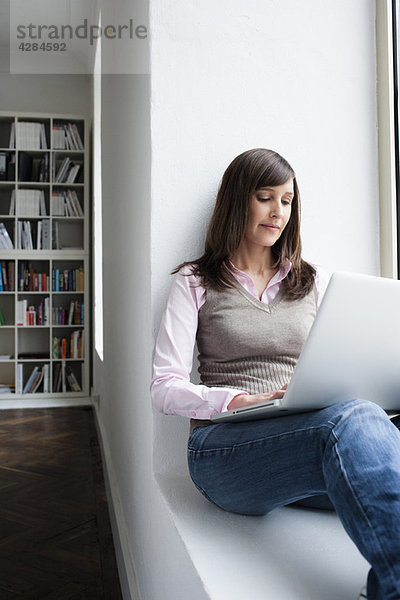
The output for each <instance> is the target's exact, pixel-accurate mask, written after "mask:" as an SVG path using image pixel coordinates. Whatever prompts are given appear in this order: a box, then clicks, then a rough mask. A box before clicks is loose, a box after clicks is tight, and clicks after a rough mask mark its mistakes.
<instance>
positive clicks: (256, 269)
mask: <svg viewBox="0 0 400 600" xmlns="http://www.w3.org/2000/svg"><path fill="white" fill-rule="evenodd" d="M230 260H231V262H232V263H233V264H234V265H235V267H237V268H238V269H240V270H241V271H245V272H247V273H263V272H265V271H271V270H274V269H275V267H274V264H275V262H276V260H275V258H274V256H273V254H272V250H271V248H270V247H266V246H259V245H257V246H256V245H254V246H251V247H250V246H248V245H244V244H241V245H240V246H239V247H238V248H237V250H235V252H233V254H232V255H231V257H230Z"/></svg>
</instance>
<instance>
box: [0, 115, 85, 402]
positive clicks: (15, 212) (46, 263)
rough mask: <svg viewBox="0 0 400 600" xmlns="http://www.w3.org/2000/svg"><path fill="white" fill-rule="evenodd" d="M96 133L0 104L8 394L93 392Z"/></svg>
mask: <svg viewBox="0 0 400 600" xmlns="http://www.w3.org/2000/svg"><path fill="white" fill-rule="evenodd" d="M89 265H90V262H89V131H88V122H87V120H86V119H85V118H84V117H81V116H76V115H57V114H54V115H51V114H50V115H49V114H39V113H12V112H7V113H5V112H0V402H1V401H2V400H9V399H17V398H24V399H27V398H50V397H51V398H53V397H60V398H65V397H75V396H76V397H85V396H88V395H89V360H90V356H89V316H90V311H89V310H88V309H89Z"/></svg>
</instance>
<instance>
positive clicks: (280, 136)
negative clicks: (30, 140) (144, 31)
mask: <svg viewBox="0 0 400 600" xmlns="http://www.w3.org/2000/svg"><path fill="white" fill-rule="evenodd" d="M150 29H151V35H152V47H151V73H152V74H151V87H150V86H149V80H148V79H147V78H146V77H140V76H132V77H129V76H114V77H106V78H104V81H103V97H102V106H103V119H102V138H103V211H104V212H103V217H104V334H105V340H104V349H105V357H104V364H97V366H96V371H95V373H97V375H96V377H97V380H96V381H95V386H96V384H98V388H97V390H96V391H98V392H99V393H100V396H101V398H100V420H101V423H102V427H103V432H104V441H105V444H106V446H107V447H108V452H109V461H110V463H109V466H110V465H111V467H112V476H113V478H114V479H115V490H114V492H115V494H116V496H115V497H116V498H119V499H120V502H121V505H120V507H119V509H118V510H120V515H122V517H121V518H122V520H123V521H124V522H125V525H126V536H127V540H128V545H129V549H130V552H131V558H132V561H133V562H134V563H135V566H136V575H137V579H138V584H139V588H140V591H141V595H142V600H165V599H167V598H168V599H169V598H173V599H174V600H179V599H180V598H182V600H183V599H186V598H188V597H190V598H194V599H196V598H203V597H206V595H205V592H204V591H203V589H202V586H201V584H200V582H199V580H198V578H197V577H196V573H195V570H194V569H193V567H192V565H191V562H190V557H189V556H188V554H187V552H186V550H185V548H184V546H183V544H182V542H181V540H180V537H179V535H178V533H177V531H176V529H175V526H174V520H173V515H171V514H170V513H169V511H168V509H167V508H166V505H165V503H164V500H163V498H162V495H161V494H160V492H159V490H158V487H157V482H156V481H155V480H154V478H153V472H155V473H157V474H159V473H163V474H165V473H168V472H170V471H171V470H173V471H174V472H180V473H182V472H186V466H185V442H186V436H187V423H186V422H185V421H184V420H183V419H178V418H175V417H164V416H161V415H155V416H154V419H153V415H152V411H151V407H150V397H149V391H148V386H149V380H150V377H151V353H152V346H153V339H152V334H153V335H154V334H155V332H156V330H157V327H158V322H159V318H160V315H161V311H162V308H163V306H164V304H165V301H166V297H167V293H168V289H169V286H170V277H169V275H168V272H169V271H170V270H171V269H172V268H173V267H174V266H175V265H176V264H178V263H179V262H181V261H182V260H184V259H189V258H194V257H196V256H197V255H198V254H199V253H200V252H201V249H202V245H203V237H204V232H205V229H206V224H207V221H208V218H209V215H210V211H211V208H212V205H213V203H214V198H215V194H216V191H217V187H218V183H219V180H220V178H221V176H222V173H223V171H224V169H225V168H226V166H227V164H228V163H229V162H230V161H231V159H232V158H233V157H234V156H236V155H237V154H238V153H240V152H241V151H243V150H245V149H248V148H251V147H255V146H264V147H269V148H273V149H276V150H278V151H279V152H281V153H282V154H283V155H284V156H285V157H287V158H288V159H289V161H290V162H291V163H292V164H293V166H294V168H295V170H296V171H297V175H298V180H299V184H300V188H301V191H302V197H303V206H304V231H303V237H304V241H305V244H304V245H305V251H306V256H307V257H308V258H309V259H311V260H314V261H315V262H319V263H323V264H325V265H326V266H327V267H328V268H330V269H331V268H348V269H353V270H358V271H364V272H369V273H377V272H378V265H379V255H378V248H379V244H378V203H377V152H376V146H377V140H376V101H375V91H376V90H375V79H376V77H375V50H374V48H375V37H374V35H375V34H374V2H373V1H372V0H353V2H348V0H329V1H324V2H321V1H320V0H303V2H298V1H297V0H284V1H283V2H279V3H278V2H273V1H272V0H229V1H228V0H220V1H219V2H218V3H215V2H212V1H211V0H203V1H202V2H196V1H195V0H152V1H151V4H150ZM150 127H151V130H150ZM150 161H151V170H150ZM150 188H151V207H150V197H149V189H150ZM150 211H151V212H150ZM101 380H103V385H102V384H101ZM153 459H154V460H153ZM117 508H118V507H117ZM179 568H180V570H179V571H178V569H179ZM128 569H129V565H128Z"/></svg>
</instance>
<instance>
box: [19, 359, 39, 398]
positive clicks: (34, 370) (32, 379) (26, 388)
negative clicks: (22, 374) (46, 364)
mask: <svg viewBox="0 0 400 600" xmlns="http://www.w3.org/2000/svg"><path fill="white" fill-rule="evenodd" d="M38 371H39V367H38V366H35V367H34V368H33V371H32V373H31V374H30V376H29V378H28V381H27V382H26V384H25V386H24V389H23V394H27V393H29V391H28V390H30V389H31V386H32V384H33V382H34V381H35V378H36V375H37V373H38Z"/></svg>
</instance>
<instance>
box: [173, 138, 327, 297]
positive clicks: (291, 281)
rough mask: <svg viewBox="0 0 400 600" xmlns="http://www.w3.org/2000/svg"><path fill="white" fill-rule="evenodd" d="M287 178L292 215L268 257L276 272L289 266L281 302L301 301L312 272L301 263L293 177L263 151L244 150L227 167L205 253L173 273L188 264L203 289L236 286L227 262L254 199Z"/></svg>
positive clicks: (309, 286)
mask: <svg viewBox="0 0 400 600" xmlns="http://www.w3.org/2000/svg"><path fill="white" fill-rule="evenodd" d="M289 179H293V189H294V198H293V200H292V209H291V215H290V219H289V221H288V223H287V225H286V227H285V229H284V230H283V232H282V235H281V236H280V238H279V239H278V240H277V242H276V243H275V244H274V245H273V246H272V253H273V255H274V257H275V259H276V262H275V266H276V267H278V266H280V265H281V264H282V263H283V262H284V261H285V259H289V260H290V261H291V263H292V265H293V267H292V270H291V271H290V272H289V273H288V275H287V277H286V278H285V279H284V287H283V290H284V294H285V297H286V298H288V299H292V300H296V299H299V298H303V297H304V296H306V295H307V294H308V293H309V292H310V291H311V289H312V287H313V284H314V279H315V273H316V272H315V269H314V267H313V266H312V265H310V264H309V263H307V262H306V261H304V260H303V259H302V258H301V239H300V195H299V189H298V186H297V181H296V175H295V172H294V171H293V169H292V167H291V166H290V165H289V163H288V162H287V161H286V160H285V159H284V158H283V157H282V156H280V155H279V154H278V153H277V152H274V151H273V150H267V149H265V148H255V149H253V150H247V151H246V152H243V153H242V154H239V156H237V157H236V158H235V159H234V160H233V161H232V162H231V164H230V165H229V166H228V168H227V169H226V171H225V173H224V175H223V178H222V182H221V185H220V188H219V191H218V195H217V200H216V203H215V207H214V212H213V215H212V217H211V221H210V225H209V228H208V232H207V237H206V243H205V250H204V254H203V255H202V256H201V257H200V258H198V259H196V260H194V261H187V262H184V263H182V264H181V265H179V266H178V267H177V268H176V269H174V271H173V273H176V272H178V271H179V270H180V269H181V268H182V267H184V266H187V265H188V266H190V267H191V272H192V273H193V274H194V275H197V276H199V277H201V279H202V282H203V284H204V286H205V287H207V286H210V287H216V288H223V287H233V286H235V279H234V278H233V276H232V274H231V271H230V269H229V257H230V256H231V255H232V253H233V252H234V251H235V250H236V249H237V248H238V246H239V244H240V242H241V240H242V238H243V235H244V233H245V230H246V226H247V223H248V219H249V206H250V201H251V198H252V196H253V194H254V193H255V192H256V190H258V189H259V188H261V187H274V186H277V185H282V184H284V183H286V182H287V181H288V180H289Z"/></svg>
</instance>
